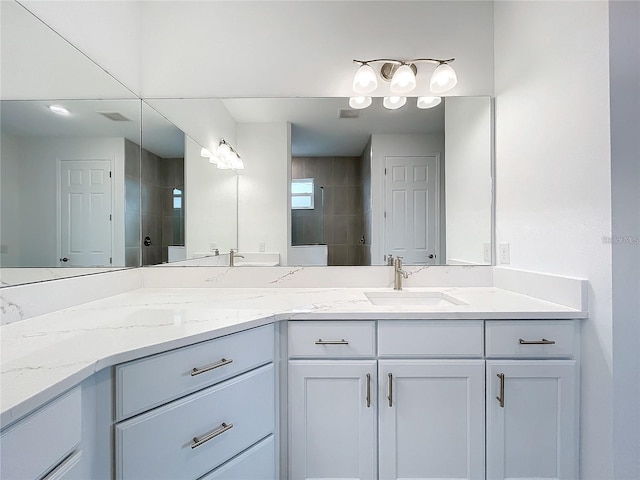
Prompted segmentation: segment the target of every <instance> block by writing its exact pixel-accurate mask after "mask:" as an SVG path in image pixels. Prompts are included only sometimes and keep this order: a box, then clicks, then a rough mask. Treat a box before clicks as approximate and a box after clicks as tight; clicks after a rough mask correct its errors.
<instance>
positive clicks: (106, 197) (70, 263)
mask: <svg viewBox="0 0 640 480" xmlns="http://www.w3.org/2000/svg"><path fill="white" fill-rule="evenodd" d="M110 175H111V161H109V160H61V161H60V176H59V178H60V184H59V189H58V192H59V199H60V213H59V219H60V248H59V249H58V251H59V252H60V259H59V262H60V266H62V267H107V266H110V265H111V237H112V231H111V229H112V223H113V222H112V213H111V196H112V192H111V189H112V181H111V180H112V179H111V176H110Z"/></svg>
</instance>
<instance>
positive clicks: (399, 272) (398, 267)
mask: <svg viewBox="0 0 640 480" xmlns="http://www.w3.org/2000/svg"><path fill="white" fill-rule="evenodd" d="M393 268H394V270H395V275H394V281H393V289H394V290H402V277H404V278H408V277H409V274H408V273H407V272H405V271H404V270H403V269H402V257H396V258H395V259H394V261H393Z"/></svg>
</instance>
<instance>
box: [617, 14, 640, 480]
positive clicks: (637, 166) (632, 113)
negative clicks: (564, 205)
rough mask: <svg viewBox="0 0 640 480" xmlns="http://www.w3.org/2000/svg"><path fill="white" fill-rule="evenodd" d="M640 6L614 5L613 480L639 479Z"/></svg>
mask: <svg viewBox="0 0 640 480" xmlns="http://www.w3.org/2000/svg"><path fill="white" fill-rule="evenodd" d="M639 25H640V3H639V2H637V1H627V2H621V1H616V2H611V3H610V4H609V40H610V44H609V51H610V67H609V68H610V75H611V197H612V198H611V201H612V215H613V218H612V232H611V233H612V235H613V237H614V238H615V241H616V243H614V244H613V245H612V250H613V251H612V255H613V272H612V273H613V396H614V397H613V398H614V403H613V412H614V413H613V448H614V457H613V458H614V477H615V478H616V479H625V480H626V479H629V480H631V479H638V478H640V407H639V406H640V296H639V295H638V292H640V161H639V159H640V136H638V132H640V88H639V87H638V86H639V85H640V33H639V31H638V26H639Z"/></svg>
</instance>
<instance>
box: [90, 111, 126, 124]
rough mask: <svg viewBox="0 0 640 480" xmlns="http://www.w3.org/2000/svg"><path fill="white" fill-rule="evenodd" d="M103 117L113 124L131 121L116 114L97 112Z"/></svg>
mask: <svg viewBox="0 0 640 480" xmlns="http://www.w3.org/2000/svg"><path fill="white" fill-rule="evenodd" d="M98 113H99V114H100V115H102V116H103V117H107V118H108V119H109V120H113V121H114V122H130V121H131V120H130V119H128V118H127V117H125V116H124V115H122V114H121V113H118V112H98Z"/></svg>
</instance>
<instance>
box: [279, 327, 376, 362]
mask: <svg viewBox="0 0 640 480" xmlns="http://www.w3.org/2000/svg"><path fill="white" fill-rule="evenodd" d="M375 338H376V327H375V322H372V321H360V322H358V321H319V322H307V321H298V322H289V357H291V358H309V357H332V358H360V357H374V356H375V349H376V342H375Z"/></svg>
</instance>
